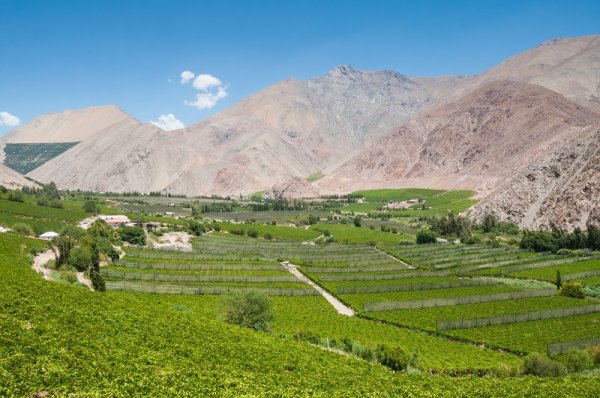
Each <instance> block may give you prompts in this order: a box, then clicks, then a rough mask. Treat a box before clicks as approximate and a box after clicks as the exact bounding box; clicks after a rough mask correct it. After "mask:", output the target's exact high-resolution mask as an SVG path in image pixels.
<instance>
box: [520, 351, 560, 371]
mask: <svg viewBox="0 0 600 398" xmlns="http://www.w3.org/2000/svg"><path fill="white" fill-rule="evenodd" d="M523 373H525V374H528V375H533V376H539V377H558V376H564V375H565V374H566V369H565V367H564V366H563V365H562V364H561V363H560V362H557V361H554V360H552V359H550V358H548V357H547V356H545V355H542V354H537V353H533V354H530V355H528V356H527V358H525V361H524V363H523Z"/></svg>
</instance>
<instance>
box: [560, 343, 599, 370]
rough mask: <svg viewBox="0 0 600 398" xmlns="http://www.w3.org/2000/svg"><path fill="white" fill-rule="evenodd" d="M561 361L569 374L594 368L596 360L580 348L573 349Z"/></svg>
mask: <svg viewBox="0 0 600 398" xmlns="http://www.w3.org/2000/svg"><path fill="white" fill-rule="evenodd" d="M560 360H561V362H562V363H563V364H564V365H565V367H566V368H567V370H568V371H569V372H581V371H582V370H586V369H591V368H593V367H594V360H593V359H592V358H591V357H590V355H589V354H588V353H587V352H586V351H584V350H582V349H580V348H571V349H570V350H569V351H567V353H566V354H565V355H563V356H562V357H561V358H560Z"/></svg>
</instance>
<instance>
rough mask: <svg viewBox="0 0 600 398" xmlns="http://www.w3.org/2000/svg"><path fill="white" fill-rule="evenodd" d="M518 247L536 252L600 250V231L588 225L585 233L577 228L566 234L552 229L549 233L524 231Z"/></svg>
mask: <svg viewBox="0 0 600 398" xmlns="http://www.w3.org/2000/svg"><path fill="white" fill-rule="evenodd" d="M520 247H521V248H522V249H530V250H534V251H536V252H544V251H548V252H553V253H556V252H558V251H559V250H560V249H570V250H577V249H586V248H587V249H590V250H600V230H599V229H598V227H596V226H595V225H593V224H588V225H587V228H586V231H582V230H581V229H580V228H579V227H577V228H575V229H574V230H573V232H566V231H564V230H562V229H560V228H557V227H553V228H552V230H551V231H524V235H523V238H522V239H521V243H520Z"/></svg>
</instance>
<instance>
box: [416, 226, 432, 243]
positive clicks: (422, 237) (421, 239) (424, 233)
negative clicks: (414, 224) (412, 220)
mask: <svg viewBox="0 0 600 398" xmlns="http://www.w3.org/2000/svg"><path fill="white" fill-rule="evenodd" d="M436 241H437V235H436V234H435V232H433V231H430V230H427V229H422V230H420V231H419V232H417V244H419V245H423V244H426V243H435V242H436Z"/></svg>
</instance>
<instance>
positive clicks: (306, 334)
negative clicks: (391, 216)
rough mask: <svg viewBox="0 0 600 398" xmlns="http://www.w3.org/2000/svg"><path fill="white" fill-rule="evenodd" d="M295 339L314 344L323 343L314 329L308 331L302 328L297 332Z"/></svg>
mask: <svg viewBox="0 0 600 398" xmlns="http://www.w3.org/2000/svg"><path fill="white" fill-rule="evenodd" d="M294 338H295V339H296V340H298V341H308V342H309V343H312V344H319V342H320V341H321V337H320V336H319V334H318V333H316V332H315V331H314V330H312V329H307V328H304V327H301V328H299V329H298V330H297V331H296V334H295V335H294Z"/></svg>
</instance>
